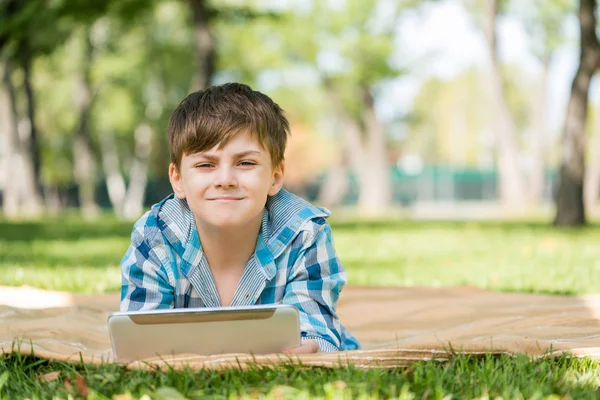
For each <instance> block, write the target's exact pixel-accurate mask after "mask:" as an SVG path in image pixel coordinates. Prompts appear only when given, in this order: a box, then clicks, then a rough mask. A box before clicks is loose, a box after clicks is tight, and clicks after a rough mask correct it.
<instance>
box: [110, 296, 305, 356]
mask: <svg viewBox="0 0 600 400" xmlns="http://www.w3.org/2000/svg"><path fill="white" fill-rule="evenodd" d="M108 332H109V334H110V340H111V342H112V348H113V354H114V357H115V359H116V360H117V361H121V362H131V361H136V360H141V359H144V358H149V357H156V356H159V357H161V356H162V357H164V356H169V355H175V354H183V353H188V354H190V353H191V354H199V355H213V354H223V353H248V354H269V353H279V352H281V351H282V350H284V349H287V348H291V347H296V346H299V345H300V341H301V339H300V321H299V317H298V310H297V309H296V307H294V306H291V305H288V304H269V305H256V306H243V307H219V308H177V309H167V310H152V311H127V312H113V313H111V314H110V315H109V316H108Z"/></svg>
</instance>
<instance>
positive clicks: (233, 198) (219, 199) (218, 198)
mask: <svg viewBox="0 0 600 400" xmlns="http://www.w3.org/2000/svg"><path fill="white" fill-rule="evenodd" d="M242 199H243V197H234V196H222V197H213V198H209V199H208V200H212V201H223V202H229V201H237V200H242Z"/></svg>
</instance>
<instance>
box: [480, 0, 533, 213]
mask: <svg viewBox="0 0 600 400" xmlns="http://www.w3.org/2000/svg"><path fill="white" fill-rule="evenodd" d="M497 7H498V2H497V0H490V1H489V3H488V10H487V26H486V28H485V33H486V35H485V36H486V39H487V44H488V51H489V54H490V59H491V64H492V65H491V76H490V79H491V89H492V97H493V103H494V110H495V113H496V115H495V124H494V125H495V131H496V140H497V151H498V170H499V171H498V172H499V178H500V179H499V192H500V199H501V201H502V203H503V204H504V205H505V206H507V207H510V208H522V207H524V206H525V203H526V196H527V194H526V191H525V183H524V180H523V175H522V173H521V171H520V169H519V147H518V143H517V128H516V126H515V123H514V120H513V117H512V114H511V111H510V109H509V107H508V104H507V101H506V96H505V93H504V88H503V86H504V82H503V79H502V73H501V70H500V63H499V61H498V54H497V45H496V16H497Z"/></svg>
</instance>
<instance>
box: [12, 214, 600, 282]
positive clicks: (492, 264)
mask: <svg viewBox="0 0 600 400" xmlns="http://www.w3.org/2000/svg"><path fill="white" fill-rule="evenodd" d="M332 226H333V232H334V240H335V244H336V248H337V251H338V255H339V257H340V259H341V260H342V263H343V264H344V265H345V267H346V270H347V272H348V281H349V283H351V284H358V285H402V286H406V285H423V286H449V285H472V286H477V287H481V288H486V289H492V290H503V291H524V292H546V293H565V294H576V293H592V292H598V291H600V246H598V245H597V243H599V242H600V229H598V227H597V226H592V227H588V228H585V229H581V230H558V229H555V228H553V227H551V226H549V225H546V224H542V223H537V224H534V223H529V224H525V223H517V222H510V223H440V222H438V223H416V222H406V221H400V222H393V221H391V222H377V223H373V222H371V223H369V222H362V223H349V222H337V223H336V222H335V221H333V222H332ZM131 227H132V224H131V223H123V222H116V221H112V220H104V221H102V222H101V223H94V224H89V223H84V222H82V221H79V220H76V219H72V220H67V221H45V222H37V223H20V224H16V223H14V224H11V223H6V222H4V223H0V285H23V284H28V285H32V286H36V287H41V288H45V289H55V290H68V291H74V292H84V293H100V292H111V291H118V289H119V285H120V280H119V261H120V260H121V258H122V256H123V254H124V253H125V251H126V249H127V246H128V244H129V233H130V232H131Z"/></svg>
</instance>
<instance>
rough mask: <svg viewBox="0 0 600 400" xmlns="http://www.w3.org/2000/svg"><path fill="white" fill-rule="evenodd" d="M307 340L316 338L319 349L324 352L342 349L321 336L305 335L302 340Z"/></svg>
mask: <svg viewBox="0 0 600 400" xmlns="http://www.w3.org/2000/svg"><path fill="white" fill-rule="evenodd" d="M305 340H314V341H315V342H317V344H318V345H319V349H320V350H321V351H322V352H324V353H332V352H336V351H340V349H338V348H337V347H336V346H334V345H333V344H331V343H329V342H328V341H327V340H325V339H323V338H322V337H319V336H305V337H303V338H302V341H305Z"/></svg>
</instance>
